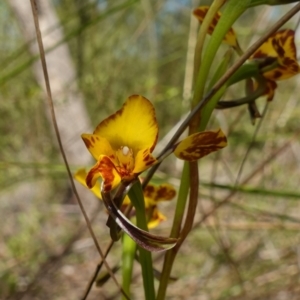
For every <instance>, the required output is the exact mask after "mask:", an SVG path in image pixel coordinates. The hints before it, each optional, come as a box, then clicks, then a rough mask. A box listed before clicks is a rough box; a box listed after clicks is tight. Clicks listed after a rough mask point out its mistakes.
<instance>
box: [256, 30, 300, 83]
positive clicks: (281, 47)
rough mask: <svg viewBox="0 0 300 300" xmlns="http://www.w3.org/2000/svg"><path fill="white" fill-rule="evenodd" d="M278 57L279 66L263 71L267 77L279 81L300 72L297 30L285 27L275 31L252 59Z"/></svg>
mask: <svg viewBox="0 0 300 300" xmlns="http://www.w3.org/2000/svg"><path fill="white" fill-rule="evenodd" d="M266 58H276V59H277V62H278V66H277V67H275V68H274V69H272V70H269V71H266V72H264V73H263V76H264V77H265V78H267V79H270V80H273V81H277V80H283V79H287V78H290V77H292V76H294V75H296V74H298V73H299V71H300V68H299V64H298V61H297V51H296V46H295V32H294V31H293V30H291V29H283V30H279V31H277V32H275V33H274V34H273V35H272V36H271V37H269V38H268V40H267V41H266V42H265V43H263V44H262V46H261V47H259V48H258V49H257V50H256V52H255V53H254V54H253V55H252V57H251V59H266Z"/></svg>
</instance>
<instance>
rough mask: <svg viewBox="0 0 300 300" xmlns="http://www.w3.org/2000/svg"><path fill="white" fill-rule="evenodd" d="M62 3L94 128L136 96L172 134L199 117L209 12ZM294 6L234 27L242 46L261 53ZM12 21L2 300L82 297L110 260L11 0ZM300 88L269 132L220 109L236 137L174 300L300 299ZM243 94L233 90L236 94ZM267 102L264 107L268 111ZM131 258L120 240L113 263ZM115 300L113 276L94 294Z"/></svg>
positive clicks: (1, 97) (3, 76)
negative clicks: (83, 210) (199, 40)
mask: <svg viewBox="0 0 300 300" xmlns="http://www.w3.org/2000/svg"><path fill="white" fill-rule="evenodd" d="M52 2H53V4H54V5H55V9H56V12H57V14H58V16H59V19H60V22H61V25H62V26H63V30H64V34H65V38H66V41H65V43H67V45H68V47H69V49H70V51H71V54H72V58H73V61H74V65H75V67H76V72H77V78H74V81H76V82H77V83H78V85H79V87H80V91H81V92H82V93H83V95H84V99H85V104H86V108H87V110H88V112H89V116H90V118H91V122H92V125H93V126H96V125H97V124H98V123H99V122H100V121H101V120H102V119H103V118H105V117H106V116H108V115H109V114H110V113H112V112H114V111H115V110H116V109H118V108H119V107H120V106H121V104H122V103H123V102H124V100H125V99H126V98H127V97H128V96H129V95H131V94H141V95H144V96H145V97H147V98H149V99H150V100H151V101H152V102H153V104H154V105H155V107H156V112H157V118H158V122H159V125H160V138H161V139H162V138H163V136H164V135H166V134H167V133H168V132H169V131H170V130H171V129H172V128H173V127H174V126H175V124H176V123H177V122H178V121H179V120H180V118H181V117H182V116H183V115H184V114H185V113H186V112H187V111H188V107H187V105H186V102H185V101H184V96H183V94H184V90H183V89H184V83H185V82H186V80H188V79H187V76H191V72H192V70H191V66H190V64H191V63H190V62H189V61H188V60H187V54H188V52H189V51H191V50H190V48H189V47H191V45H189V43H188V40H189V37H190V36H192V37H193V36H194V37H195V36H196V35H195V32H193V30H194V29H193V28H194V27H195V26H194V27H193V25H191V24H193V23H191V18H192V16H191V9H192V8H193V7H196V6H197V5H199V3H198V2H197V1H192V2H193V3H191V1H185V0H181V1H173V0H157V1H148V0H144V1H125V0H117V1H92V0H90V1H71V0H56V1H52ZM208 3H209V1H206V3H205V4H208ZM201 4H204V3H201ZM28 5H29V4H28ZM288 7H290V6H284V7H279V8H278V7H272V8H269V7H265V6H261V7H259V8H255V9H250V10H248V11H247V13H246V14H244V15H243V17H242V19H241V20H239V21H238V22H237V24H235V26H234V28H235V31H236V33H237V35H238V36H239V37H240V39H239V40H240V44H241V46H242V48H243V49H247V47H248V46H249V45H250V44H251V43H253V42H254V41H255V40H256V39H257V38H258V37H259V36H261V35H262V34H263V33H264V32H265V30H266V28H267V27H268V26H270V25H271V24H272V23H273V22H274V21H275V20H277V19H278V18H279V16H281V14H282V11H284V10H286V9H288ZM0 13H1V18H0V24H1V26H0V28H1V29H0V37H1V41H2V43H1V47H0V62H1V70H0V116H1V117H0V132H1V137H2V138H1V140H0V147H1V152H0V153H1V154H0V170H1V172H0V187H1V194H0V195H1V196H0V198H1V201H0V210H1V218H0V226H1V242H0V258H1V259H0V279H1V280H0V298H1V299H2V298H3V299H5V298H10V299H23V298H22V297H24V299H79V298H80V296H81V295H82V293H83V291H84V289H85V287H86V286H87V283H88V281H89V280H90V277H91V276H92V274H93V272H94V269H95V267H96V264H97V263H98V261H99V257H98V254H97V252H96V250H95V248H94V245H93V243H92V241H91V238H90V236H89V234H88V232H87V230H85V225H84V222H83V221H82V217H81V214H80V212H79V210H78V207H77V204H76V202H75V201H74V200H73V199H72V198H71V199H70V197H69V194H68V188H67V182H68V181H67V180H68V179H67V175H66V173H65V171H64V166H63V164H62V160H61V158H60V154H59V151H58V149H57V146H56V145H57V143H56V140H55V138H54V136H53V134H52V131H51V130H50V128H51V126H52V125H51V124H50V123H49V122H48V119H47V118H46V111H45V110H46V109H47V107H46V106H45V105H44V97H45V95H44V94H43V91H42V89H41V88H40V87H39V86H38V84H37V83H36V81H35V78H34V76H33V72H32V61H33V59H32V57H31V55H30V54H29V51H28V50H27V47H26V44H24V42H23V37H22V35H21V32H20V30H19V28H18V25H17V20H16V17H15V16H14V15H13V14H12V12H11V10H10V8H9V2H1V3H0ZM298 19H299V16H298V15H296V17H294V18H293V19H292V20H291V21H290V22H289V23H288V24H287V25H286V27H289V28H293V29H296V30H297V24H298V23H297V22H298ZM28 22H32V17H31V16H28ZM195 22H196V20H195ZM195 28H196V27H195ZM194 31H195V30H194ZM298 32H299V31H298ZM298 36H299V33H298ZM298 36H297V35H296V44H297V45H299V38H298ZM298 48H299V47H298ZM225 50H226V49H225V46H224V51H225ZM218 59H220V58H216V60H218ZM299 80H300V77H294V78H292V79H290V80H288V81H285V82H283V83H279V87H278V89H277V90H276V96H275V98H274V100H273V101H272V102H271V103H269V105H268V110H267V113H266V114H265V116H264V118H263V119H262V121H261V122H257V124H256V125H255V126H253V125H252V124H251V122H250V119H249V115H248V112H247V108H246V107H240V108H236V109H231V110H228V111H218V112H217V113H216V114H215V118H214V120H213V122H214V124H218V125H219V126H222V128H223V129H224V130H225V131H227V132H228V141H229V146H228V147H227V148H226V149H225V150H223V151H222V152H221V153H218V154H216V155H211V156H210V157H209V158H207V159H206V160H203V161H201V163H200V180H201V182H202V184H201V195H200V197H199V211H198V212H197V217H196V225H195V228H194V230H193V231H192V233H191V234H190V236H189V237H188V239H187V241H186V243H185V244H184V245H183V247H182V248H181V251H180V253H179V256H178V258H177V261H176V263H175V264H174V269H173V272H172V274H173V276H175V277H177V278H178V280H177V282H176V283H175V284H170V286H169V289H168V299H203V300H204V299H289V300H290V299H299V297H300V296H299V295H300V289H299V286H300V285H299V273H300V272H299V271H300V269H299V261H300V248H299V237H300V236H299V230H300V217H299V215H300V202H299V200H300V191H299V184H300V179H299V174H300V156H299V155H300V144H299V136H300V135H299V130H300V125H299V121H298V120H299V117H300V108H299V93H298V92H297V87H298V85H299V82H300V81H299ZM242 88H243V87H241V86H236V87H234V88H233V89H231V90H230V92H229V93H228V95H227V96H228V98H230V97H231V96H232V95H237V94H240V93H241V89H242ZM264 105H265V100H264V99H261V101H259V102H258V106H259V109H260V110H261V111H262V110H263V108H264ZM74 118H76V116H74ZM78 139H80V137H79V136H78ZM69 146H70V147H72V145H71V144H70V145H69ZM279 149H280V151H279ZM244 160H245V163H243V161H244ZM177 164H178V162H176V161H175V160H174V159H173V158H168V159H167V160H166V162H164V164H163V165H162V166H161V169H160V170H161V171H160V172H159V173H158V175H159V176H161V178H166V179H167V180H168V181H169V182H170V183H172V184H174V185H175V186H178V178H179V175H180V174H178V173H179V170H180V168H177ZM242 164H243V168H242V171H240V170H241V165H242ZM71 167H73V169H74V170H75V166H71ZM166 171H168V175H166V173H165V172H166ZM248 176H249V179H248ZM156 178H158V176H157V177H156ZM237 178H238V181H239V182H240V183H242V182H243V181H245V180H247V182H246V188H244V189H243V190H242V191H238V192H236V193H235V194H234V195H232V196H231V197H230V198H228V203H227V204H226V205H223V206H222V207H220V208H219V209H218V210H216V211H215V213H214V214H212V215H211V216H210V217H209V218H207V219H206V220H205V221H204V222H201V224H198V225H197V222H200V221H201V220H202V217H203V215H205V212H207V211H209V210H210V209H211V208H212V207H213V206H214V205H215V204H216V203H218V202H220V201H223V200H224V199H225V198H226V197H228V195H229V194H230V191H231V187H232V186H234V183H235V182H236V180H237ZM158 179H160V178H158ZM28 182H30V183H31V185H30V189H34V191H35V193H33V194H32V193H31V194H30V193H29V195H34V196H33V197H30V198H28V197H26V196H24V197H23V195H28V193H27V192H28V191H27V187H26V183H28ZM214 184H222V188H220V187H219V186H214ZM254 188H255V193H254V192H253V189H254ZM251 189H252V192H251ZM266 192H268V193H267V195H266ZM278 192H280V193H278ZM82 200H83V202H84V199H82ZM95 201H97V200H95ZM173 207H174V203H168V204H165V205H164V206H163V205H162V210H163V211H164V214H166V215H167V216H168V217H169V220H168V221H166V222H164V223H163V224H161V226H160V227H159V228H158V229H156V232H158V233H162V234H165V235H168V234H169V228H170V225H171V219H172V215H173ZM105 219H106V213H105V210H104V208H102V209H101V210H99V213H98V215H97V216H96V217H95V218H94V220H93V228H94V230H95V232H96V235H97V237H98V239H99V241H100V245H101V247H103V249H105V248H106V245H107V244H108V242H109V235H108V230H107V228H106V226H105ZM154 257H156V256H154ZM160 258H161V256H157V262H156V266H157V268H158V269H160V267H161V264H160V263H159V262H160ZM119 260H120V249H119V248H118V245H116V246H115V247H114V248H113V250H112V252H111V253H110V255H109V257H108V262H109V263H111V265H112V266H113V265H114V263H117V262H119ZM139 272H140V270H139V269H136V270H135V274H136V276H135V281H134V283H133V294H134V299H142V297H143V296H142V295H143V291H142V284H141V276H140V275H139ZM116 277H117V279H118V278H119V275H118V274H117V276H116ZM114 295H117V296H116V297H119V296H118V292H117V288H116V287H115V285H114V283H113V282H110V281H109V282H108V283H107V284H105V285H104V286H103V287H101V288H96V287H94V288H93V290H92V292H91V294H90V298H89V299H102V298H103V299H108V298H109V297H112V298H113V297H114ZM101 297H102V298H101ZM112 298H109V299H112Z"/></svg>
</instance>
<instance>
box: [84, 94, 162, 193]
mask: <svg viewBox="0 0 300 300" xmlns="http://www.w3.org/2000/svg"><path fill="white" fill-rule="evenodd" d="M81 137H82V139H83V141H84V143H85V145H86V147H87V148H88V150H89V151H90V153H91V154H92V155H93V157H94V158H95V159H96V160H97V163H96V165H95V166H94V167H93V168H92V169H91V170H90V171H89V172H88V175H87V178H86V183H87V186H88V187H89V188H92V187H93V186H94V185H95V183H96V180H97V179H98V178H99V177H102V179H103V184H104V191H105V192H107V191H110V190H111V189H113V188H115V187H116V186H117V185H118V184H119V183H120V182H121V180H123V181H125V182H126V181H128V182H130V181H131V180H133V179H134V178H136V176H137V174H139V173H141V172H143V171H144V170H146V169H147V168H149V167H151V166H152V165H154V164H155V163H156V159H155V158H154V157H153V156H152V151H153V149H154V147H155V145H156V141H157V137H158V125H157V121H156V117H155V111H154V107H153V105H152V104H151V102H150V101H149V100H147V99H146V98H144V97H142V96H138V95H133V96H131V97H129V98H128V99H127V101H126V102H125V104H124V105H123V107H122V108H121V109H120V110H118V111H117V112H116V113H115V114H113V115H111V116H110V117H108V118H107V119H105V120H104V121H102V122H101V123H100V124H99V125H98V126H97V128H96V129H95V131H94V133H93V134H82V136H81Z"/></svg>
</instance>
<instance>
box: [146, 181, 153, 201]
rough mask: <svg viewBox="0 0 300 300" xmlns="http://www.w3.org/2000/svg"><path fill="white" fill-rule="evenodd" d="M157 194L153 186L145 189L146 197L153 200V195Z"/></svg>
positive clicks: (149, 185)
mask: <svg viewBox="0 0 300 300" xmlns="http://www.w3.org/2000/svg"><path fill="white" fill-rule="evenodd" d="M154 192H155V187H154V186H153V185H151V184H148V185H147V186H146V187H145V189H144V195H145V197H149V198H152V197H153V194H154Z"/></svg>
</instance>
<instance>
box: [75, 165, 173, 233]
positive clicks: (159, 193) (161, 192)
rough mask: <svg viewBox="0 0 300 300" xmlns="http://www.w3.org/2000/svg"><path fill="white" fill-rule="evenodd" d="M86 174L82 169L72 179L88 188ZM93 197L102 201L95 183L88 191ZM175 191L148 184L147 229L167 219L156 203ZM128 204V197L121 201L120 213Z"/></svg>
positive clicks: (170, 186)
mask: <svg viewBox="0 0 300 300" xmlns="http://www.w3.org/2000/svg"><path fill="white" fill-rule="evenodd" d="M86 176H87V172H86V170H85V169H84V168H82V169H79V170H77V172H76V173H75V174H74V178H75V179H76V180H77V181H78V182H79V183H81V184H82V185H83V186H85V187H86V188H88V186H87V184H86V180H85V179H86ZM90 190H91V191H92V192H93V193H94V195H95V196H96V197H97V198H99V199H101V200H102V197H101V190H100V183H99V182H96V184H95V185H94V186H93V188H91V189H90ZM175 195H176V191H175V189H174V188H173V186H172V185H170V184H162V185H159V186H156V185H153V184H151V183H149V184H148V185H147V186H146V188H145V190H144V199H145V208H146V214H147V216H148V228H149V229H151V228H155V227H157V226H158V225H159V224H160V223H161V222H162V221H164V220H166V219H167V218H166V217H165V216H164V215H163V214H162V213H161V212H160V211H159V210H158V207H157V203H158V202H161V201H168V200H171V199H173V198H174V197H175ZM129 204H130V200H129V197H128V196H126V197H125V198H124V200H123V203H122V206H121V211H122V212H124V211H125V210H126V208H127V206H128V205H129Z"/></svg>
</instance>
